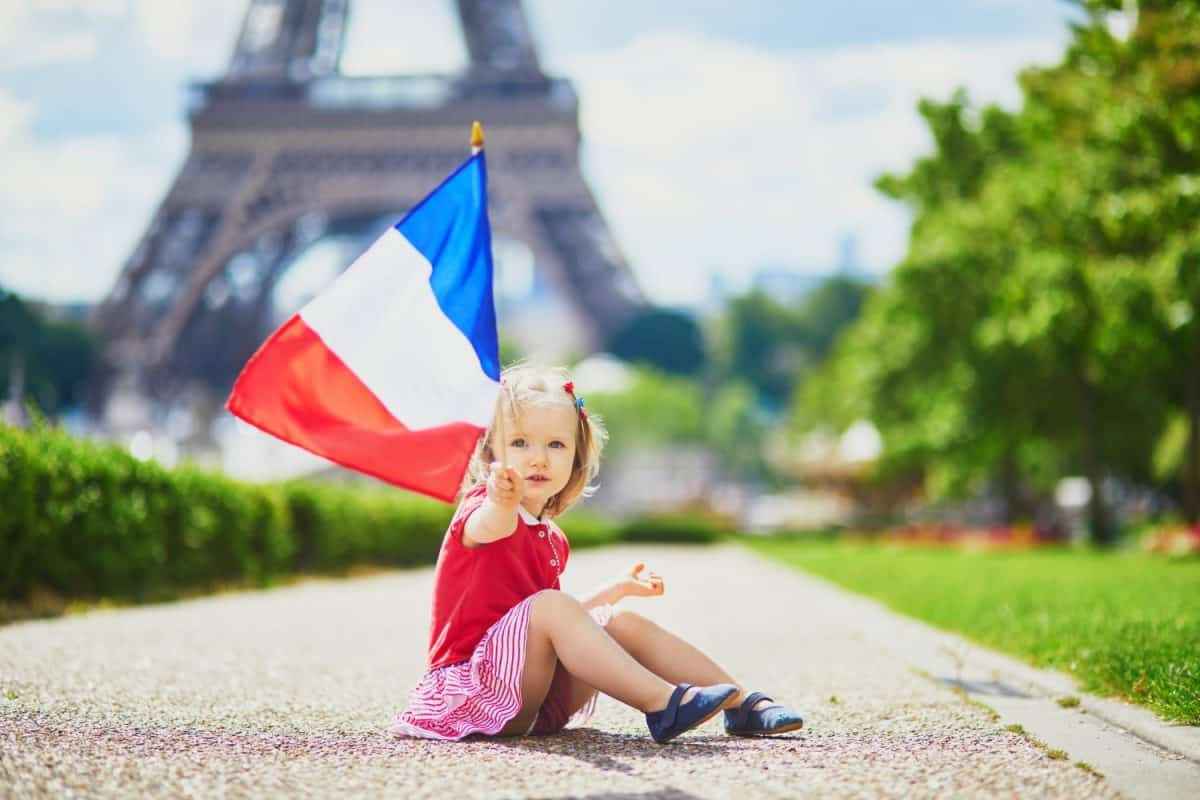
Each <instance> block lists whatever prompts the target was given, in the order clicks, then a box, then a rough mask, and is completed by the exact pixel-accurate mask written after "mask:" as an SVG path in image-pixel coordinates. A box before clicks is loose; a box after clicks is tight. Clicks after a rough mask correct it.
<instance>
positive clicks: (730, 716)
mask: <svg viewBox="0 0 1200 800" xmlns="http://www.w3.org/2000/svg"><path fill="white" fill-rule="evenodd" d="M762 700H771V701H772V702H774V698H771V697H767V696H766V695H765V694H763V693H762V692H751V693H750V694H749V695H747V697H746V699H745V700H743V701H742V704H741V705H740V706H738V708H737V710H736V711H726V712H725V732H726V733H728V734H730V735H731V736H774V735H775V734H777V733H787V732H788V731H795V730H799V729H800V728H803V727H804V720H803V719H801V718H800V715H799V714H797V713H796V712H795V711H792V710H791V709H790V708H784V707H783V706H781V705H778V704H776V705H770V706H767V707H766V708H764V709H762V710H761V711H755V710H754V706H755V705H757V704H758V703H759V702H760V701H762Z"/></svg>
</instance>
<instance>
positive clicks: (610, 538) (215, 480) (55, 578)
mask: <svg viewBox="0 0 1200 800" xmlns="http://www.w3.org/2000/svg"><path fill="white" fill-rule="evenodd" d="M452 512H453V508H452V507H451V506H449V505H446V504H442V503H437V502H435V501H433V500H426V499H423V498H420V497H415V496H413V495H410V494H406V493H402V492H397V491H395V490H393V489H391V488H389V487H386V486H382V485H380V486H379V487H355V488H347V487H339V486H331V485H324V484H312V483H302V482H290V483H283V484H273V485H251V484H242V483H238V482H236V481H233V480H231V479H229V478H225V477H223V476H221V475H216V474H211V473H206V472H202V471H200V470H197V469H194V468H190V467H183V468H179V469H174V470H168V469H165V468H163V467H161V466H160V465H158V464H156V463H154V462H143V461H138V460H137V459H135V458H133V457H132V456H130V455H129V454H128V453H127V452H126V451H125V450H123V449H122V448H120V447H116V446H112V445H103V444H97V443H95V442H90V441H87V440H82V439H77V438H74V437H72V436H70V435H69V434H67V433H65V432H62V431H60V430H55V429H47V428H39V429H34V430H29V431H22V430H17V429H13V428H9V427H6V426H3V425H0V601H14V602H17V603H21V602H23V601H24V600H26V599H27V598H28V597H29V596H30V594H31V592H33V591H34V590H35V589H36V590H48V591H50V592H52V593H54V594H56V595H58V596H61V597H64V598H97V597H107V598H113V599H129V600H146V599H154V598H158V597H169V596H171V595H172V594H173V593H175V592H176V591H178V590H194V589H201V590H203V589H209V588H214V587H216V586H217V585H219V584H222V583H230V582H233V583H243V584H251V585H260V586H261V585H268V584H270V583H271V582H272V581H273V580H275V579H277V578H279V577H282V576H285V575H288V574H291V573H293V572H297V571H299V572H336V571H339V570H343V569H345V568H347V567H350V566H353V565H358V564H377V565H390V566H412V565H417V564H431V563H433V562H434V561H435V559H436V558H437V553H438V548H439V546H440V544H441V541H442V536H443V535H444V533H445V530H446V525H447V523H448V522H449V520H450V516H451V514H452ZM563 527H564V528H565V529H566V530H567V531H568V535H569V536H570V538H571V543H572V545H573V546H574V547H576V548H585V547H596V546H600V545H605V544H610V543H613V542H616V541H619V540H625V541H638V542H647V541H654V542H711V541H714V540H716V539H717V538H719V537H720V536H721V533H720V531H719V530H718V529H717V528H715V527H714V526H713V525H711V524H710V523H709V522H707V521H706V520H704V519H702V518H696V517H679V516H673V517H653V518H647V519H642V520H637V521H635V522H632V523H628V524H626V525H623V526H614V525H613V524H612V523H610V522H608V521H607V520H606V519H605V518H604V517H602V516H599V515H597V514H595V513H592V512H589V511H588V510H586V509H583V510H576V511H573V512H571V513H570V514H569V515H567V516H566V517H564V518H563Z"/></svg>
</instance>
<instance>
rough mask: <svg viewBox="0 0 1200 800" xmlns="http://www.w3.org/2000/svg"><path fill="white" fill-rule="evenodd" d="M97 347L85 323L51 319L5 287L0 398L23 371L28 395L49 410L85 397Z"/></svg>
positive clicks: (0, 300)
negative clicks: (84, 325)
mask: <svg viewBox="0 0 1200 800" xmlns="http://www.w3.org/2000/svg"><path fill="white" fill-rule="evenodd" d="M96 352H97V345H96V342H95V339H94V338H93V337H92V335H91V334H90V333H88V331H87V330H85V329H84V327H83V326H82V325H77V324H72V323H66V322H48V321H46V320H45V319H43V318H42V315H41V314H40V313H38V311H37V310H36V309H35V308H34V307H33V306H31V305H30V304H29V303H26V302H25V301H24V300H22V299H21V298H20V297H18V296H17V295H15V294H10V293H7V292H5V291H3V290H0V399H4V398H7V397H8V395H9V393H10V392H11V391H12V387H11V386H10V381H11V380H12V379H13V377H14V375H15V374H18V373H21V374H23V382H24V394H25V396H26V397H28V398H31V399H32V400H33V401H34V402H35V403H37V405H38V407H39V408H41V410H42V411H43V412H45V413H47V414H56V413H58V412H59V411H61V410H62V409H64V408H67V407H69V406H72V405H77V404H79V403H81V402H82V400H83V397H82V394H83V391H84V387H85V384H86V381H87V379H88V375H89V372H90V371H91V368H92V362H93V359H94V358H95V355H96Z"/></svg>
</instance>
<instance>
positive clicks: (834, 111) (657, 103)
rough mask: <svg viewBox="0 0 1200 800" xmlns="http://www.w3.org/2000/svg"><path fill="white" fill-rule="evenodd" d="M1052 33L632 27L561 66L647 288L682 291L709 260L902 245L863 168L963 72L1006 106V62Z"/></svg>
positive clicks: (1045, 50)
mask: <svg viewBox="0 0 1200 800" xmlns="http://www.w3.org/2000/svg"><path fill="white" fill-rule="evenodd" d="M1062 45H1063V40H1062V39H1061V38H1057V39H1047V38H1041V39H1013V40H1001V41H991V42H978V41H975V42H943V41H923V42H921V41H918V42H906V43H889V44H877V45H865V46H856V47H846V48H840V49H837V50H830V51H826V52H813V51H805V52H800V53H795V54H780V53H772V52H767V51H762V50H758V49H755V48H752V47H748V46H745V45H740V44H734V43H730V42H724V41H718V40H714V39H711V38H705V37H703V36H700V35H697V34H691V33H669V32H660V33H653V34H647V35H642V36H639V37H637V38H635V39H634V40H633V41H631V42H630V43H629V44H628V46H625V47H622V48H619V49H616V50H610V51H606V52H601V53H594V54H591V55H587V56H583V57H580V58H578V59H576V60H575V61H574V62H571V63H568V64H566V65H565V67H566V70H567V72H568V73H569V74H570V75H571V76H572V77H573V78H574V79H575V80H576V83H577V87H578V89H579V93H580V96H581V97H582V101H581V102H582V111H583V118H582V125H583V131H584V140H585V147H586V152H587V167H588V173H589V177H590V178H591V183H592V184H593V187H594V188H595V189H596V191H597V193H598V195H599V197H600V201H601V203H602V204H603V207H604V209H605V212H606V217H607V218H608V220H609V222H610V224H612V226H613V227H614V229H615V231H616V235H617V237H618V239H619V241H620V242H621V243H622V245H623V246H624V249H625V251H626V253H627V255H628V256H629V258H630V260H631V261H632V263H633V264H634V265H635V268H636V270H637V273H638V277H639V280H640V281H641V283H642V284H643V286H644V288H645V289H646V290H647V291H648V292H649V293H650V294H651V296H652V297H654V298H655V299H657V300H660V301H665V302H685V301H692V300H697V299H699V296H698V294H700V293H702V292H703V290H704V288H705V287H704V285H703V283H702V282H699V281H696V280H695V275H696V274H702V273H703V272H705V271H707V270H708V269H710V268H716V269H719V270H721V271H722V272H724V273H725V274H726V275H727V277H729V278H731V279H733V282H734V283H735V284H736V283H741V282H744V280H745V279H746V278H747V277H748V275H749V273H750V272H752V271H753V270H754V269H755V268H757V267H761V266H762V265H764V264H776V265H781V264H782V265H795V266H796V267H798V268H800V269H808V270H820V269H828V268H831V267H832V266H833V264H834V262H835V259H836V247H837V243H838V241H839V239H840V238H841V237H842V236H843V235H844V234H845V233H847V232H853V233H856V234H858V236H859V238H860V254H861V257H862V258H863V260H864V261H865V262H866V265H867V266H868V267H869V268H871V269H874V270H877V271H881V270H884V269H886V268H888V267H890V266H891V265H892V264H894V263H895V262H896V261H897V260H898V259H899V257H900V256H901V255H902V254H903V251H904V247H905V243H906V239H907V220H906V217H905V214H904V212H903V210H902V209H900V208H898V207H897V206H895V205H894V204H891V203H889V202H888V201H886V200H885V199H884V198H883V197H881V196H879V195H878V194H877V193H876V192H875V190H874V189H873V188H872V186H871V182H872V180H873V178H874V177H875V176H876V175H878V174H880V173H882V172H885V171H888V170H903V169H905V168H906V167H907V166H908V165H909V164H910V163H911V161H912V159H913V158H914V157H916V156H917V155H919V154H920V153H922V152H923V151H925V150H926V149H927V147H928V137H927V134H926V132H925V130H924V127H923V123H922V122H921V120H920V118H919V117H918V115H917V113H916V103H917V100H918V99H919V98H920V97H922V96H933V97H939V98H944V97H947V96H948V95H949V93H950V92H951V91H952V90H953V89H954V88H955V87H957V86H959V85H965V86H966V87H968V89H969V90H970V92H971V96H972V98H973V99H974V100H976V101H991V102H1000V103H1002V104H1006V105H1008V106H1013V105H1015V104H1016V103H1017V102H1018V101H1019V99H1020V94H1019V91H1018V89H1017V85H1016V81H1015V76H1016V73H1017V72H1018V70H1019V69H1020V68H1021V67H1022V66H1024V65H1026V64H1029V63H1032V62H1048V61H1052V60H1053V59H1055V58H1056V57H1057V56H1058V54H1059V53H1060V52H1061V49H1062Z"/></svg>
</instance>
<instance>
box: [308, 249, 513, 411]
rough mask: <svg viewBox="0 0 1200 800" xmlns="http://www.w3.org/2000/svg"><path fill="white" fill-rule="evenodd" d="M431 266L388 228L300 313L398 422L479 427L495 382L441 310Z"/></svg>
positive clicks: (491, 400)
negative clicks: (432, 278) (458, 423)
mask: <svg viewBox="0 0 1200 800" xmlns="http://www.w3.org/2000/svg"><path fill="white" fill-rule="evenodd" d="M432 272H433V265H432V264H430V263H429V259H427V258H425V256H423V255H422V254H421V253H420V252H419V251H418V250H417V249H416V248H415V247H413V246H412V244H411V243H410V242H409V241H408V240H407V239H405V238H404V236H403V235H402V234H401V233H400V232H399V231H397V230H396V229H395V228H389V229H388V231H387V232H386V233H385V234H384V235H383V236H381V237H379V239H378V240H377V241H376V242H375V243H374V244H373V245H371V248H370V249H369V250H367V252H365V253H363V254H362V255H361V256H359V257H358V259H357V260H355V262H354V263H353V264H351V265H350V268H349V269H347V270H346V271H345V272H343V273H342V274H341V275H340V276H339V277H338V279H337V280H336V281H334V283H333V285H332V286H330V288H329V289H327V290H326V291H324V292H322V293H321V294H320V295H318V296H317V297H316V298H314V299H313V301H312V302H311V303H309V304H308V305H307V306H305V307H304V308H303V309H302V310H301V311H300V316H301V317H303V318H304V321H305V323H307V324H308V326H309V327H310V328H312V330H313V331H314V332H315V333H316V334H317V335H318V336H320V337H321V340H322V341H323V342H324V343H325V345H326V347H328V348H329V349H330V350H332V351H333V352H334V353H335V354H336V355H337V356H338V358H340V359H341V360H342V362H343V363H345V365H346V366H347V367H348V368H349V369H350V370H351V371H352V372H353V373H354V374H355V375H356V376H358V379H359V380H361V381H362V382H363V384H364V385H366V387H367V388H368V389H370V390H371V391H372V392H373V393H374V394H375V396H376V397H378V398H379V401H380V402H381V403H383V405H384V407H385V408H387V410H388V411H389V412H391V413H392V415H393V416H395V417H396V419H398V420H399V421H400V422H401V423H402V424H403V425H405V426H406V427H408V428H410V429H421V428H433V427H436V426H439V425H446V424H449V423H452V422H469V423H472V424H475V425H479V426H480V427H486V426H487V425H488V424H489V423H490V422H491V419H492V414H493V413H494V411H495V402H496V391H497V389H498V384H497V383H496V382H495V381H493V380H492V379H491V378H489V377H488V376H487V375H485V374H484V372H483V368H482V367H480V365H479V358H478V356H477V355H476V354H475V349H474V347H472V346H471V342H470V341H469V340H468V339H467V337H466V336H465V335H464V334H463V332H462V331H460V330H459V329H458V328H457V327H455V325H454V323H453V322H451V321H450V320H449V318H447V317H446V315H445V314H443V313H442V309H441V307H440V306H438V303H437V299H436V298H435V297H434V294H433V287H432V286H431V285H430V284H429V276H430V274H432Z"/></svg>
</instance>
